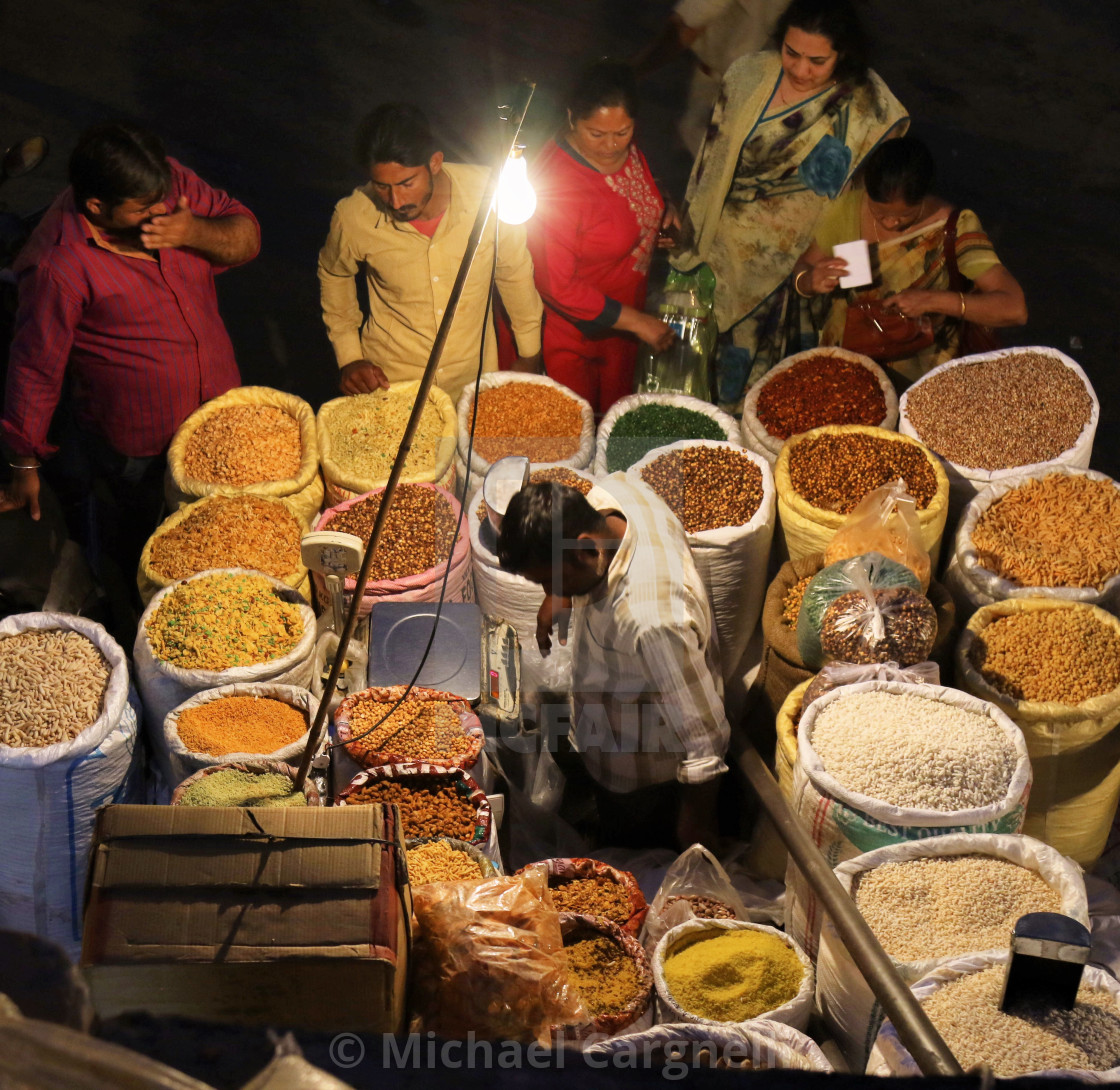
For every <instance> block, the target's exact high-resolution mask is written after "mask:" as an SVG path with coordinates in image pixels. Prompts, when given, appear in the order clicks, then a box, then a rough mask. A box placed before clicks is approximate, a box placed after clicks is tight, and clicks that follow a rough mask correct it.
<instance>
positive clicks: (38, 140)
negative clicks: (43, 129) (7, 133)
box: [0, 136, 51, 182]
mask: <svg viewBox="0 0 1120 1090" xmlns="http://www.w3.org/2000/svg"><path fill="white" fill-rule="evenodd" d="M50 147H51V145H50V142H49V141H48V140H47V138H46V137H45V136H29V137H27V139H26V140H21V141H20V142H19V143H18V144H13V145H12V146H11V147H10V148H8V150H7V151H6V152H4V158H3V159H2V160H0V181H5V182H6V181H7V180H8V179H9V178H18V177H20V176H21V175H23V174H30V173H31V171H33V170H34V169H35V168H36V167H37V166H38V165H39V164H40V163H41V162H42V161H43V160H44V159H45V158H46V157H47V152H48V151H50Z"/></svg>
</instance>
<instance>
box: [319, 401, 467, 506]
mask: <svg viewBox="0 0 1120 1090" xmlns="http://www.w3.org/2000/svg"><path fill="white" fill-rule="evenodd" d="M419 390H420V382H419V380H417V381H414V382H394V383H393V384H392V385H390V387H389V389H388V390H376V391H374V392H373V393H370V394H355V395H353V396H350V397H336V398H334V399H333V400H332V401H327V402H325V403H324V404H323V405H322V406H321V407H320V409H319V415H318V417H317V418H316V431H317V434H318V441H319V461H320V462H321V464H322V467H323V482H324V485H325V487H326V498H327V503H328V504H329V505H330V506H332V507H334V506H335V505H337V504H340V503H342V502H343V501H344V500H349V499H353V498H354V497H355V496H360V495H363V494H364V493H366V492H372V491H373V490H374V489H376V488H383V487H384V486H385V483H386V482H387V481H388V480H389V473H390V471H391V470H392V468H393V462H394V460H395V459H396V457H397V448H398V447H399V446H400V444H401V439H402V437H403V436H404V429H405V425H406V424H407V423H408V418H409V415H410V414H411V412H412V407H413V404H414V403H415V401H416V395H417V393H418V392H419ZM456 429H457V422H456V418H455V406H454V405H453V404H452V403H451V398H449V397H448V396H447V394H446V393H444V391H443V390H441V389H440V388H439V387H438V386H433V387H432V388H431V389H430V390H429V391H428V399H427V402H426V403H425V405H424V410H423V412H422V413H421V414H420V423H419V424H418V426H417V428H416V434H415V435H414V436H413V439H412V447H411V449H410V450H409V452H408V458H407V459H406V460H405V464H404V470H403V472H402V474H401V478H400V479H401V481H402V482H404V483H427V484H438V485H441V486H442V487H444V488H453V487H454V481H455V467H454V466H453V464H452V460H453V459H454V457H455V438H456Z"/></svg>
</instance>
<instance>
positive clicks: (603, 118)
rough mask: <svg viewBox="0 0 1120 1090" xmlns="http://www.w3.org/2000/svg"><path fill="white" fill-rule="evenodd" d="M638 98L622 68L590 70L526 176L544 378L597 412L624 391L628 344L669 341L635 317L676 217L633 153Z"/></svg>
mask: <svg viewBox="0 0 1120 1090" xmlns="http://www.w3.org/2000/svg"><path fill="white" fill-rule="evenodd" d="M636 100H637V92H636V86H635V80H634V73H633V71H632V69H631V68H630V66H629V65H626V64H623V63H621V62H618V61H607V60H604V61H598V62H596V63H595V64H593V65H591V66H590V67H589V68H587V69H586V70H585V71H584V72H583V74H582V75H581V77H580V79H579V80H578V82H577V83H576V85H575V87H574V88H573V90H572V92H571V93H570V94H569V96H568V103H567V104H568V127H567V129H566V130H565V132H564V133H563V134H562V135H559V136H557V137H556V138H555V139H553V140H550V141H549V142H548V144H547V145H546V146H545V148H544V149H543V151H542V152H541V155H540V157H539V158H538V159H537V162H536V164H535V167H534V185H535V187H536V190H537V197H538V203H537V213H536V215H535V216H534V217H533V218H532V219H531V220H530V221H529V223H528V225H527V229H528V233H529V249H530V251H531V252H532V255H533V268H534V274H535V278H536V282H537V290H538V291H539V292H540V293H541V297H542V298H543V299H544V302H545V309H546V313H545V322H544V362H545V369H546V371H547V372H548V374H549V376H550V377H551V378H554V379H556V380H557V382H562V383H563V384H564V385H565V386H567V387H569V388H570V389H572V390H574V391H575V392H576V393H577V394H579V395H580V396H581V397H584V398H586V399H587V400H588V401H589V402H590V403H591V405H592V407H593V408H594V410H595V412H596V413H597V414H602V413H605V412H606V411H607V410H608V409H609V408H610V407H611V405H613V404H614V402H616V401H617V400H618V399H619V398H620V397H624V396H625V395H627V394H629V393H632V392H633V390H634V360H635V357H636V356H637V352H638V342H639V341H644V342H645V343H646V344H648V345H650V346H651V347H652V348H653V349H654V350H655V351H660V350H661V349H664V348H667V347H668V346H669V345H670V344H671V343H672V341H673V337H674V334H673V332H672V330H670V328H669V327H668V326H667V325H666V324H665V323H664V322H662V321H660V320H658V319H657V318H656V317H654V316H653V315H650V314H646V313H644V312H643V310H642V307H643V306H644V305H645V300H646V284H647V282H648V280H649V266H650V260H651V258H652V257H653V251H654V249H655V248H656V247H657V246H658V241H659V240H658V235H659V232H661V231H662V229H663V228H664V229H666V230H667V229H669V228H670V227H675V226H676V224H677V218H676V212H675V211H674V210H672V209H670V210H669V211H668V212H667V211H666V208H665V202H664V201H663V200H662V199H661V194H660V193H659V192H658V190H657V186H656V184H655V183H654V181H653V177H652V176H651V175H650V172H649V166H648V164H647V163H646V159H645V156H644V155H642V153H641V152H640V151H639V150H638V149H637V147H635V146H634V143H633V138H634V113H635V105H636ZM663 244H664V245H665V246H669V245H671V240H670V239H669V238H665V239H663Z"/></svg>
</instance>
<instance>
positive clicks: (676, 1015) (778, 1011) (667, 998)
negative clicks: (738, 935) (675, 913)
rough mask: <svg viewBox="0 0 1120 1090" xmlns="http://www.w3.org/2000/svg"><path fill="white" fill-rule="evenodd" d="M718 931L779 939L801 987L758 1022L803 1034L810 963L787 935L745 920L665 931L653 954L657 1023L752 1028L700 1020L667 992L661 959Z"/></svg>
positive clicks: (708, 922)
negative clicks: (793, 960)
mask: <svg viewBox="0 0 1120 1090" xmlns="http://www.w3.org/2000/svg"><path fill="white" fill-rule="evenodd" d="M720 931H761V932H764V933H765V934H767V935H774V936H776V937H777V938H779V939H781V940H782V942H784V943H785V944H786V945H787V946H789V948H790V949H791V950H792V951H793V952H794V953H795V954H796V955H797V959H798V960H799V961H800V962H801V965H802V968H803V970H804V971H803V973H802V976H801V986H800V988H799V989H798V991H797V995H795V996H794V997H793V998H792V999H791V1000H789V1001H788V1002H786V1003H783V1004H782V1005H781V1006H780V1007H776V1008H775V1009H774V1010H772V1011H765V1012H764V1013H763V1014H760V1015H759V1016H758V1017H759V1018H765V1019H768V1020H769V1021H771V1022H784V1023H785V1024H786V1025H787V1026H792V1027H793V1028H794V1029H797V1030H804V1029H805V1027H806V1026H807V1025H808V1024H809V1016H810V1015H811V1014H812V1012H813V988H814V981H813V963H812V962H811V961H810V960H809V958H808V956H807V955H806V953H805V951H804V950H802V949H801V947H800V946H799V945H798V944H797V942H795V941H794V939H793V938H791V937H790V936H789V935H787V934H785V933H784V932H782V931H779V930H778V929H777V928H776V927H767V926H766V924H761V923H750V922H748V921H746V920H690V921H689V922H688V923H682V924H678V925H677V926H676V927H674V928H673V929H672V930H670V931H667V932H666V933H665V935H664V936H663V937H662V939H661V941H660V942H659V943H658V944H657V947H656V949H655V950H654V952H653V958H652V962H653V986H654V987H655V988H656V989H657V1009H658V1014H659V1018H658V1021H660V1022H694V1023H696V1024H698V1025H703V1026H726V1025H752V1024H753V1023H754V1021H755V1020H754V1019H753V1018H752V1019H749V1020H748V1021H747V1022H744V1023H728V1022H716V1021H714V1020H713V1019H711V1018H701V1017H700V1016H699V1015H697V1014H692V1013H691V1012H689V1011H686V1010H684V1009H682V1008H681V1007H680V1006H678V1004H677V1002H676V1001H675V1000H674V999H673V995H672V993H671V992H670V991H669V985H668V984H667V983H666V981H665V959H666V958H667V957H669V955H670V954H672V953H673V952H674V951H675V950H676V949H677V948H678V947H679V946H682V945H684V946H687V945H690V944H691V943H692V942H694V941H696V937H697V936H698V935H704V934H708V935H709V937H714V936H715V935H716V934H718V933H719V932H720Z"/></svg>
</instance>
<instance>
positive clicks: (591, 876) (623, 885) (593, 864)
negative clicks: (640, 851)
mask: <svg viewBox="0 0 1120 1090" xmlns="http://www.w3.org/2000/svg"><path fill="white" fill-rule="evenodd" d="M530 867H543V868H544V870H545V873H546V874H547V875H548V888H549V889H550V890H551V891H552V900H553V903H554V904H555V905H556V907H557V909H558V910H559V911H560V912H576V913H579V914H580V915H583V916H603V917H605V918H606V919H608V920H610V921H611V922H612V923H616V924H618V926H619V927H621V928H622V930H623V931H625V932H626V933H627V934H628V935H635V936H636V935H637V934H638V932H639V931H641V929H642V924H643V923H644V922H645V918H646V913H647V912H648V911H649V905H647V904H646V899H645V897H644V896H642V891H641V889H640V888H639V886H638V882H637V880H636V879H635V878H634V876H633V875H632V874H631V873H630V872H629V871H625V870H616V869H615V868H614V867H611V866H608V865H607V864H606V863H602V862H600V861H599V860H598V859H581V858H575V859H563V858H561V859H542V860H541V861H540V862H538V863H530V864H529V865H528V866H525V867H522V868H521V870H519V871H518V872H517V873H518V874H521V873H523V872H525V871H527V870H529V868H530Z"/></svg>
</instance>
